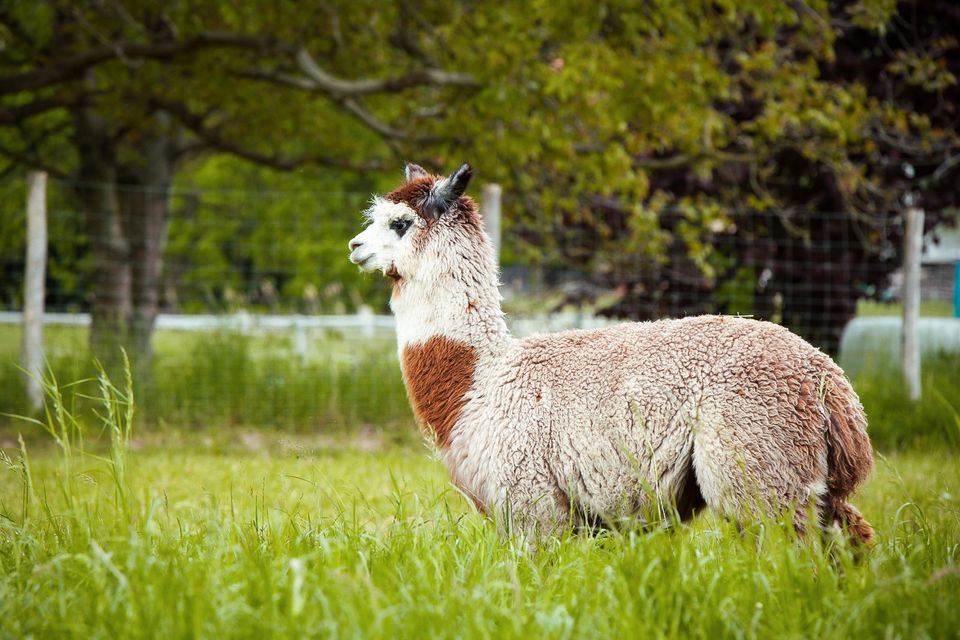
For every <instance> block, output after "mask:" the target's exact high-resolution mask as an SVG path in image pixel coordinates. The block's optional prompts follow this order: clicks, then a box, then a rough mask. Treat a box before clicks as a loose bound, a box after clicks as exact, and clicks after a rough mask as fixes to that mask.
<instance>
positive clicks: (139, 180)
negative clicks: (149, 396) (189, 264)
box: [124, 112, 173, 376]
mask: <svg viewBox="0 0 960 640" xmlns="http://www.w3.org/2000/svg"><path fill="white" fill-rule="evenodd" d="M168 120H169V118H168V116H167V115H166V114H165V113H162V112H160V113H157V114H155V115H154V125H155V127H156V129H155V131H153V132H151V133H150V134H149V135H147V136H145V137H144V139H143V142H142V143H141V145H140V148H141V152H142V162H143V164H142V167H141V168H140V169H139V170H138V171H137V172H136V173H137V175H136V179H135V180H134V182H135V184H136V185H137V188H136V189H132V190H130V191H129V192H128V194H127V195H128V197H126V198H124V207H125V212H124V213H125V216H124V218H125V220H126V232H127V237H128V238H129V242H130V268H131V276H132V281H131V290H132V296H131V297H132V314H131V317H130V325H129V344H130V348H131V350H132V353H133V355H134V356H135V358H136V369H137V371H138V372H140V373H141V375H144V376H145V375H148V371H149V369H150V363H151V361H152V358H153V349H152V343H151V338H152V336H153V329H154V326H155V325H156V320H157V313H158V312H159V310H160V293H161V291H160V290H161V285H162V275H163V252H164V249H165V247H166V242H167V226H168V222H169V218H170V216H169V212H170V183H171V179H172V176H173V166H172V165H173V163H172V160H171V153H170V142H169V138H168V128H169V122H168Z"/></svg>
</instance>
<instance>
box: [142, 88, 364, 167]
mask: <svg viewBox="0 0 960 640" xmlns="http://www.w3.org/2000/svg"><path fill="white" fill-rule="evenodd" d="M151 103H152V104H153V105H154V106H155V107H157V108H159V109H163V110H164V111H166V112H168V113H169V114H170V115H172V116H173V117H175V118H176V119H177V120H179V121H180V122H181V123H182V124H183V125H184V126H185V127H186V128H187V129H189V130H190V131H191V132H192V133H193V134H194V135H195V136H197V137H198V138H199V139H200V140H202V141H203V142H204V143H205V145H207V146H208V147H210V148H213V149H217V150H219V151H224V152H227V153H231V154H233V155H235V156H237V157H239V158H243V159H244V160H249V161H250V162H253V163H256V164H259V165H263V166H266V167H271V168H273V169H278V170H281V171H291V170H293V169H296V168H297V167H301V166H303V165H308V164H316V165H322V166H325V167H334V168H337V169H347V170H350V171H378V170H380V169H382V168H383V167H381V166H380V165H379V163H370V164H355V163H353V162H351V161H349V160H344V159H341V158H330V157H327V156H321V155H310V154H304V155H300V156H292V157H291V156H281V155H278V154H271V155H267V154H264V153H260V152H258V151H254V150H253V149H248V148H247V147H244V146H242V145H239V144H237V143H235V142H233V141H230V140H226V139H224V137H223V136H222V135H221V134H220V132H219V130H218V128H217V127H209V126H207V125H206V123H204V119H205V118H204V117H202V116H198V115H196V114H194V113H192V112H191V111H190V110H189V109H187V107H186V106H184V105H182V104H180V103H175V102H170V101H166V100H162V99H153V100H151Z"/></svg>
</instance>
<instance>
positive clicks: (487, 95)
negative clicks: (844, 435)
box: [0, 0, 960, 445]
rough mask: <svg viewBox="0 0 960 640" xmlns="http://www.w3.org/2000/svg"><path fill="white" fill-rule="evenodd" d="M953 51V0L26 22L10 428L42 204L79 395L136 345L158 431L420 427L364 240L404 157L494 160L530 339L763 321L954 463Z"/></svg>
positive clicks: (1, 145) (436, 166)
mask: <svg viewBox="0 0 960 640" xmlns="http://www.w3.org/2000/svg"><path fill="white" fill-rule="evenodd" d="M958 37H960V5H958V4H957V3H956V2H954V1H953V0H916V1H913V2H899V3H898V2H895V1H891V0H858V1H855V2H840V1H829V2H823V1H812V2H803V1H798V2H773V1H768V0H764V1H755V0H738V1H736V2H734V1H728V0H714V1H712V2H695V1H688V2H673V1H661V0H654V1H651V2H640V3H636V2H603V3H590V4H587V5H584V4H583V3H579V2H564V1H562V0H561V1H553V2H516V3H489V2H484V3H481V2H452V1H450V0H445V1H444V2H430V1H426V2H407V1H399V2H366V1H363V0H354V1H351V2H340V1H337V0H333V1H325V2H318V1H313V0H305V1H303V2H297V3H293V2H289V3H288V2H275V1H271V2H260V1H258V0H251V1H245V2H242V3H236V2H232V3H227V2H218V1H213V2H211V1H204V2H197V1H176V2H166V3H159V2H129V1H126V2H125V1H121V0H115V1H114V0H97V1H95V2H88V3H71V2H58V1H53V0H50V1H47V0H30V1H18V0H5V1H4V2H2V3H0V412H3V413H13V414H22V413H29V412H31V411H32V410H33V409H34V407H32V406H31V400H30V395H29V393H28V389H27V386H28V383H27V381H26V377H25V376H24V375H23V372H22V371H21V370H20V368H19V366H20V363H21V362H22V359H21V357H22V356H21V351H22V349H23V345H24V344H25V343H26V342H29V340H27V339H26V337H25V335H24V331H23V326H24V324H23V322H24V315H25V314H24V313H23V311H24V305H25V300H28V299H29V295H28V294H25V291H26V290H28V288H27V287H25V280H26V279H27V275H26V274H27V262H28V260H27V253H28V251H27V247H28V244H29V241H28V237H29V234H28V231H27V229H28V225H27V217H28V216H27V214H26V212H27V211H28V209H30V206H28V200H29V199H30V198H28V195H27V194H28V188H27V187H28V183H29V184H32V185H34V186H35V187H36V188H34V189H31V190H29V191H30V193H31V194H33V195H32V198H33V200H32V201H33V202H34V203H35V207H34V208H35V209H36V208H42V211H43V216H42V217H43V219H44V221H45V225H46V232H47V240H46V242H44V243H43V246H44V247H45V248H46V254H45V258H44V259H43V261H42V264H43V265H44V269H45V270H44V273H43V278H42V282H43V283H44V284H45V288H44V291H43V292H42V299H43V301H44V302H45V310H46V314H47V315H46V316H44V322H43V342H42V345H43V346H42V354H43V357H44V358H45V363H46V366H47V367H48V371H49V372H52V374H53V375H55V376H56V378H57V379H58V380H60V381H61V382H71V381H75V380H84V379H86V378H89V377H90V376H91V375H92V374H93V372H94V371H95V369H94V365H93V362H94V358H97V359H99V361H101V362H103V363H104V365H105V366H106V367H107V369H108V370H113V371H116V370H118V368H119V366H120V354H121V348H123V349H124V350H125V351H126V352H127V353H128V354H129V357H130V359H131V361H132V367H133V372H134V377H135V378H134V379H135V389H136V393H137V402H138V412H139V414H138V415H139V419H140V421H141V422H142V423H143V424H144V425H145V426H147V427H148V428H156V429H163V428H169V429H190V430H192V429H204V428H219V427H237V428H242V429H262V428H269V429H287V430H291V431H305V432H343V431H352V432H356V431H358V430H368V431H369V430H379V431H384V430H386V431H389V430H391V429H393V427H394V426H397V425H403V428H407V427H408V426H409V425H412V419H411V416H410V411H409V409H408V406H407V402H406V397H405V393H404V390H403V387H402V382H401V379H400V372H399V366H398V363H397V361H396V355H395V346H394V342H393V333H392V327H393V325H392V319H391V318H390V317H389V315H388V310H387V306H386V305H387V300H388V297H389V287H388V286H387V284H386V283H385V282H384V281H383V280H382V279H381V278H379V277H374V276H370V275H364V274H361V273H359V272H358V271H357V269H356V268H355V267H354V266H353V265H351V264H350V263H349V262H348V261H347V259H346V256H347V251H346V245H347V241H348V239H349V238H350V237H352V236H353V235H354V234H356V233H357V232H358V230H359V229H360V227H361V225H362V223H363V219H362V216H361V211H362V210H363V209H364V208H365V206H366V205H367V203H368V201H369V199H370V196H371V194H373V193H377V192H383V191H385V190H389V189H390V188H392V187H393V186H395V185H396V184H397V183H398V182H399V180H400V179H401V177H402V168H403V165H404V163H406V162H417V163H419V164H422V165H424V166H425V167H427V168H428V169H431V170H433V171H436V172H449V171H450V170H451V169H452V168H454V167H455V166H456V165H457V164H458V163H460V162H462V161H469V162H470V163H471V164H473V166H474V168H475V175H476V179H475V181H474V184H473V185H471V193H472V195H474V197H476V198H477V199H478V200H479V201H480V204H481V208H482V211H483V212H484V213H485V216H486V217H487V218H488V222H494V225H493V227H492V228H491V230H492V231H493V232H494V235H496V236H497V238H498V242H499V258H500V263H501V268H502V274H503V293H504V296H505V298H506V301H505V307H506V309H507V311H508V313H509V314H510V321H511V323H512V327H513V329H514V331H515V332H516V333H518V334H521V335H523V334H529V333H531V332H535V331H545V330H554V329H562V328H575V327H582V328H589V327H598V326H603V325H605V324H609V323H611V322H618V321H622V320H624V319H631V320H648V319H654V318H662V317H682V316H685V315H694V314H700V313H727V314H741V315H750V316H753V317H756V318H761V319H766V320H771V321H773V322H777V323H780V324H783V325H786V326H787V327H789V328H790V329H792V330H793V331H795V332H797V333H799V334H800V335H802V336H804V337H805V338H807V339H808V340H810V341H811V342H812V343H813V344H815V345H817V346H819V347H820V348H822V349H823V350H825V351H827V352H829V353H831V354H833V355H834V356H835V357H837V358H839V360H840V362H841V364H842V365H843V366H844V367H845V368H846V369H847V370H848V372H849V373H850V374H851V375H852V376H853V377H854V379H855V384H856V386H857V388H858V390H859V391H860V393H861V395H862V396H863V398H864V402H865V404H866V405H867V409H868V413H870V415H871V424H872V428H873V429H874V438H875V440H878V441H880V442H882V443H889V444H891V445H896V444H898V443H901V442H906V441H914V440H917V439H921V440H923V439H926V440H930V441H935V442H947V443H951V444H954V445H960V418H958V417H957V416H958V413H957V408H958V405H960V357H958V352H960V320H958V319H957V318H956V316H958V315H960V301H958V299H957V290H958V286H960V283H958V278H957V274H958V269H960V267H958V264H960V232H958V230H957V227H956V224H957V221H958V209H957V207H958V204H960V88H958V84H957V82H958V75H960V41H958ZM35 172H43V174H44V175H45V176H46V177H45V181H44V180H43V178H42V177H37V176H38V175H39V174H37V173H35ZM38 198H39V200H38ZM36 203H42V206H41V204H36ZM911 216H913V218H912V219H913V220H915V221H916V220H919V221H920V222H919V225H920V228H919V229H918V231H917V233H918V234H919V235H918V237H922V250H921V251H919V252H918V254H917V257H916V260H915V263H916V265H917V266H918V268H919V279H918V280H917V279H914V280H911V279H909V278H907V280H906V281H905V279H904V263H905V247H906V246H907V244H908V243H907V237H906V236H907V230H908V226H909V225H908V224H907V220H908V218H910V217H911ZM916 282H919V284H920V287H919V289H917V287H916V284H915V283H916ZM911 290H913V291H914V292H919V293H920V294H921V295H920V298H921V299H920V300H919V315H920V316H921V317H920V320H919V322H918V323H917V328H916V334H917V339H918V341H919V349H920V352H921V353H922V355H923V368H922V381H921V385H922V387H923V401H922V402H920V403H917V402H911V401H910V399H909V398H908V394H907V391H905V389H904V383H903V379H902V377H901V374H900V372H899V368H898V363H899V359H900V353H901V351H900V340H901V328H902V327H901V323H902V321H901V316H902V311H903V305H902V302H903V300H904V297H905V294H907V292H908V291H911ZM26 315H29V313H27V314H26ZM28 368H29V367H28ZM85 384H86V387H85V386H84V385H83V384H81V385H80V386H79V387H78V388H80V389H86V388H88V387H90V383H85ZM85 393H93V391H92V390H88V391H86V392H85ZM82 395H84V394H83V393H81V394H80V396H78V399H77V401H78V402H83V398H82V397H81V396H82ZM2 420H7V421H8V422H5V423H3V428H4V429H5V430H6V432H15V430H16V428H15V427H13V426H11V425H12V423H10V422H9V418H4V419H2ZM17 428H19V427H17Z"/></svg>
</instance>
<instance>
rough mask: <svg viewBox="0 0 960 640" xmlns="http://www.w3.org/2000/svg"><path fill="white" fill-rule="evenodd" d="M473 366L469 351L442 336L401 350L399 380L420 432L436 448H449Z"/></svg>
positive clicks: (474, 358) (472, 352) (474, 354)
mask: <svg viewBox="0 0 960 640" xmlns="http://www.w3.org/2000/svg"><path fill="white" fill-rule="evenodd" d="M476 364H477V352H476V350H475V349H473V347H470V346H468V345H465V344H463V343H462V342H458V341H456V340H451V339H450V338H446V337H443V336H433V337H431V338H429V339H428V340H427V341H426V342H425V343H423V344H419V345H413V346H406V347H404V348H403V377H404V380H405V382H406V384H407V395H408V396H409V397H410V404H412V405H413V412H414V414H415V415H416V416H417V421H418V422H419V423H420V426H421V428H422V429H423V430H424V431H425V432H427V433H430V432H432V433H433V436H434V438H435V439H436V443H437V446H439V447H440V448H445V447H447V446H448V445H449V444H450V432H451V431H452V430H453V426H454V425H455V424H456V423H457V420H459V419H460V412H461V411H462V410H463V405H464V404H465V403H466V398H465V397H464V396H465V395H466V393H467V391H468V390H469V389H470V385H472V384H473V372H474V368H475V366H476Z"/></svg>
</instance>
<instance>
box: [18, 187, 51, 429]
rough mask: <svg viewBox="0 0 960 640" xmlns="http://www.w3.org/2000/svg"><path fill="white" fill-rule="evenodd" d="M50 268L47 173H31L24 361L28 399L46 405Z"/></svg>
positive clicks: (38, 406) (32, 405) (37, 405)
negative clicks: (45, 337)
mask: <svg viewBox="0 0 960 640" xmlns="http://www.w3.org/2000/svg"><path fill="white" fill-rule="evenodd" d="M46 268H47V174H46V173H45V172H43V171H31V172H29V173H27V259H26V266H25V273H24V278H23V339H22V342H21V351H20V363H21V366H22V367H23V369H24V371H26V373H27V400H28V402H29V403H30V405H29V406H30V409H31V410H32V411H34V412H36V411H40V409H42V408H43V389H42V388H41V385H40V376H41V375H42V374H43V302H44V278H45V276H46Z"/></svg>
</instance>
